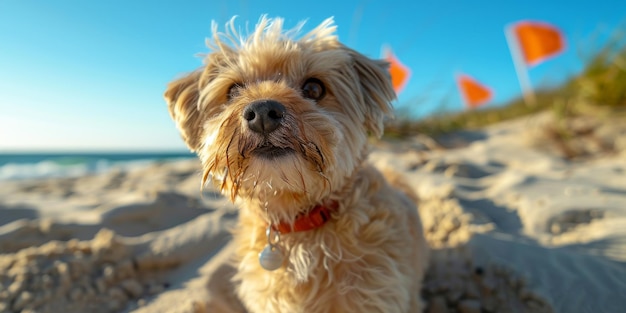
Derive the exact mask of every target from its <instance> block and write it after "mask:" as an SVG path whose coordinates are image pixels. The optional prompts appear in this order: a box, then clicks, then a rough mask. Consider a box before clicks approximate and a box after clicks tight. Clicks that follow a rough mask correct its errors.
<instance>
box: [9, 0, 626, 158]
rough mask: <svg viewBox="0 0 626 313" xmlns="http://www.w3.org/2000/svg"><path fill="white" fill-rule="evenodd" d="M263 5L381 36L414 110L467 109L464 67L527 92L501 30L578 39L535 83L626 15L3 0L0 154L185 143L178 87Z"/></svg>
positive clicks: (548, 81)
mask: <svg viewBox="0 0 626 313" xmlns="http://www.w3.org/2000/svg"><path fill="white" fill-rule="evenodd" d="M262 14H267V15H268V16H269V17H283V18H284V19H285V26H287V27H288V28H290V27H295V26H296V25H297V23H298V22H300V21H303V20H306V21H307V24H306V25H305V27H304V31H306V30H309V29H311V28H313V27H314V26H316V25H317V24H319V23H320V22H322V21H323V20H324V19H326V18H327V17H331V16H333V17H334V19H335V23H336V24H337V26H338V36H339V40H340V41H342V42H343V43H345V44H346V45H348V46H350V47H352V48H354V49H356V50H358V51H360V52H361V53H363V54H365V55H367V56H369V57H372V58H379V57H381V49H382V47H383V46H388V47H391V49H392V50H393V51H394V52H395V54H396V56H397V57H398V58H399V59H400V60H401V62H403V63H404V64H405V65H406V66H408V67H409V68H411V70H412V76H411V78H410V81H409V82H408V84H407V86H406V88H405V89H404V90H403V91H402V93H400V94H399V96H398V99H397V100H396V101H395V102H394V105H395V107H396V108H399V109H401V110H402V112H408V114H410V115H412V116H414V117H418V118H419V117H425V116H428V115H430V114H433V113H436V112H440V111H442V110H451V111H458V110H463V104H462V100H461V97H460V95H459V93H458V90H457V89H456V85H455V81H454V75H455V74H458V73H465V74H467V75H470V76H472V77H473V78H475V79H476V80H478V81H479V82H481V83H483V84H485V85H487V86H489V87H490V88H491V89H492V90H493V91H494V93H495V94H494V98H493V100H492V101H491V102H490V103H489V104H488V105H490V106H493V105H499V104H501V103H504V102H506V101H507V100H510V99H513V98H515V97H518V96H519V95H520V93H521V91H520V87H519V84H518V81H517V78H516V74H515V69H514V65H513V62H512V59H511V54H510V52H509V50H508V47H507V43H506V39H505V37H504V27H505V26H506V25H508V24H510V23H513V22H517V21H520V20H536V21H543V22H547V23H550V24H552V25H555V26H557V27H558V28H559V29H561V31H562V32H563V33H564V34H565V36H566V45H567V49H566V51H564V52H563V53H562V54H560V55H558V56H557V57H555V58H552V59H550V60H548V61H546V62H544V63H542V64H540V65H539V66H537V67H534V68H532V69H531V70H530V71H529V75H530V79H531V82H532V85H533V86H534V87H535V88H539V87H549V86H556V85H558V84H559V83H561V82H563V81H565V80H566V79H567V78H568V77H571V76H572V75H575V74H576V73H578V72H579V71H580V70H581V69H582V67H583V64H584V62H585V60H587V59H589V57H590V56H591V55H592V54H593V52H594V51H597V49H598V48H599V47H601V45H602V44H603V43H604V42H605V41H606V40H607V38H609V36H611V34H612V33H613V31H614V30H615V29H616V28H617V27H618V26H620V25H624V21H625V18H626V1H619V0H596V1H582V0H581V1H571V0H569V1H562V0H553V1H546V0H527V1H487V0H437V1H420V0H412V1H373V0H371V1H339V0H318V1H278V0H274V1H235V0H230V1H209V0H204V1H202V0H194V1H184V0H181V1H173V0H168V1H165V0H163V1H161V0H151V1H147V0H146V1H139V0H135V1H128V0H106V1H104V0H101V1H80V0H53V1H51V0H47V1H44V0H40V1H36V0H32V1H31V0H0V153H2V152H9V151H185V150H186V147H185V146H184V144H183V142H182V140H181V139H180V136H179V134H178V131H177V130H176V127H175V125H174V122H173V121H172V120H171V119H170V117H169V115H168V112H167V108H166V105H165V102H164V100H163V92H164V90H165V87H166V85H167V83H168V82H169V81H171V80H173V79H175V78H176V77H179V76H181V75H182V74H184V73H186V72H189V71H192V70H194V69H196V68H198V67H200V66H201V65H202V59H201V58H200V57H199V54H201V53H206V52H208V49H207V48H206V46H205V39H206V38H207V37H209V36H210V34H211V33H210V31H211V21H216V22H217V23H218V25H220V29H223V26H224V24H225V23H226V22H227V21H228V20H229V19H231V18H232V17H233V16H235V15H236V16H238V18H237V21H238V23H240V24H239V25H241V27H242V28H243V29H245V25H246V23H248V24H249V25H254V24H256V22H257V21H258V19H259V17H260V16H261V15H262Z"/></svg>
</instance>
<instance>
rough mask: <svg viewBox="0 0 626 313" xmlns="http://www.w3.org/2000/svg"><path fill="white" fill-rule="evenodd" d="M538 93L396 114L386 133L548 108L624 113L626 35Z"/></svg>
mask: <svg viewBox="0 0 626 313" xmlns="http://www.w3.org/2000/svg"><path fill="white" fill-rule="evenodd" d="M536 96H537V103H536V104H535V105H527V104H526V103H524V100H523V99H522V98H521V97H520V98H517V99H515V100H513V101H511V102H509V103H506V104H505V105H502V106H496V107H488V108H481V109H476V110H468V111H464V112H457V113H443V114H438V115H435V116H431V117H429V118H426V119H423V120H409V119H404V120H403V119H398V120H395V121H394V122H392V123H390V124H389V125H387V128H386V132H385V134H386V136H387V137H388V138H403V137H406V136H411V135H415V134H425V135H430V136H436V135H439V134H443V133H448V132H453V131H457V130H461V129H475V128H480V127H484V126H487V125H490V124H494V123H498V122H503V121H506V120H510V119H515V118H519V117H522V116H527V115H530V114H536V113H539V112H544V111H546V110H551V111H553V113H554V114H555V115H556V116H557V117H559V118H563V119H566V118H570V117H575V116H580V115H597V116H611V117H615V116H626V36H615V38H614V39H613V40H611V41H610V42H609V43H608V44H607V45H605V46H604V48H602V49H601V50H600V51H598V52H597V53H596V54H595V55H594V57H592V58H591V59H590V60H589V62H588V64H587V65H586V66H585V68H584V69H583V71H582V72H581V73H580V74H579V75H577V76H576V77H573V78H571V79H569V80H568V81H567V82H565V83H564V84H562V85H561V86H559V87H557V88H554V89H549V90H538V91H537V94H536ZM556 133H557V134H558V133H563V134H562V135H563V136H567V129H560V130H559V129H557V130H556Z"/></svg>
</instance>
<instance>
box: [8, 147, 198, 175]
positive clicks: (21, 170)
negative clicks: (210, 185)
mask: <svg viewBox="0 0 626 313" xmlns="http://www.w3.org/2000/svg"><path fill="white" fill-rule="evenodd" d="M194 157H195V155H194V154H192V153H185V152H181V153H178V152H173V153H171V152H168V153H0V181H2V180H22V179H40V178H51V177H77V176H82V175H88V174H97V173H102V172H106V171H109V170H111V169H122V170H126V169H131V168H136V167H144V166H148V165H150V164H152V163H155V162H166V161H175V160H182V159H189V158H194Z"/></svg>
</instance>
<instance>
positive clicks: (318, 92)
mask: <svg viewBox="0 0 626 313" xmlns="http://www.w3.org/2000/svg"><path fill="white" fill-rule="evenodd" d="M302 95H303V96H304V97H305V98H309V99H311V100H315V101H318V100H321V99H322V98H324V95H326V88H325V87H324V84H323V83H322V82H321V81H320V80H319V79H317V78H309V79H307V80H306V81H305V82H304V85H302Z"/></svg>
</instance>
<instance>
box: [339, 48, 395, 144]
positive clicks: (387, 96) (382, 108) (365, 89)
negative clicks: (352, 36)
mask: <svg viewBox="0 0 626 313" xmlns="http://www.w3.org/2000/svg"><path fill="white" fill-rule="evenodd" d="M348 51H349V53H350V55H351V56H352V59H353V60H354V69H355V71H356V73H357V75H358V77H359V81H360V85H361V92H362V94H363V101H364V102H365V105H366V110H367V112H366V116H365V123H366V126H367V127H368V129H369V130H370V131H371V132H372V133H373V134H374V135H376V136H377V137H380V136H382V134H383V132H384V121H385V118H386V117H391V116H392V115H393V114H392V112H393V109H392V107H391V101H392V100H394V99H395V98H396V93H395V91H394V90H393V86H392V85H391V76H390V74H389V70H388V68H389V64H388V63H387V62H385V61H382V60H372V59H370V58H368V57H366V56H364V55H362V54H360V53H358V52H356V51H354V50H351V49H349V48H348Z"/></svg>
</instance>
